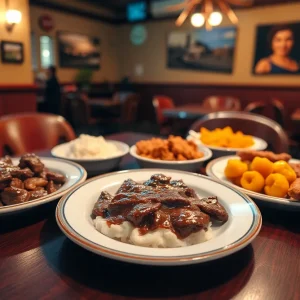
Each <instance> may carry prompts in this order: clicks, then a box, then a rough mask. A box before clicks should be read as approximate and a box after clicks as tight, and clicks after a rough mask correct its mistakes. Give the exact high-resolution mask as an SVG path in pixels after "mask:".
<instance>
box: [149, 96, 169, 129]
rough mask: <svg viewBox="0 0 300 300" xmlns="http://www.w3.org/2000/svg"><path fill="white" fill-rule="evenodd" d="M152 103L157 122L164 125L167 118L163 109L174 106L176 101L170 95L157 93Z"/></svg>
mask: <svg viewBox="0 0 300 300" xmlns="http://www.w3.org/2000/svg"><path fill="white" fill-rule="evenodd" d="M152 104H153V107H154V111H155V115H156V120H157V123H158V124H159V125H162V124H163V123H164V122H165V121H166V118H165V117H164V115H163V110H164V109H168V108H174V107H175V104H174V101H173V99H172V98H170V97H168V96H164V95H157V96H154V98H153V100H152Z"/></svg>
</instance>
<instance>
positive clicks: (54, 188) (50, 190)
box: [46, 180, 58, 194]
mask: <svg viewBox="0 0 300 300" xmlns="http://www.w3.org/2000/svg"><path fill="white" fill-rule="evenodd" d="M46 190H47V192H48V194H52V193H54V192H56V191H57V190H58V188H57V186H56V185H55V184H54V182H53V181H52V180H50V181H49V182H48V184H47V186H46Z"/></svg>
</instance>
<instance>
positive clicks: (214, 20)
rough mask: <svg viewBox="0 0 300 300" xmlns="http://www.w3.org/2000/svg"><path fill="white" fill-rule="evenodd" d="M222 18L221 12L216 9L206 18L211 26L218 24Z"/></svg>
mask: <svg viewBox="0 0 300 300" xmlns="http://www.w3.org/2000/svg"><path fill="white" fill-rule="evenodd" d="M222 20H223V17H222V14H221V13H219V12H218V11H215V12H213V13H211V14H210V16H209V18H208V22H209V24H210V25H211V26H218V25H220V24H221V22H222Z"/></svg>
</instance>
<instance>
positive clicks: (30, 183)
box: [24, 177, 48, 190]
mask: <svg viewBox="0 0 300 300" xmlns="http://www.w3.org/2000/svg"><path fill="white" fill-rule="evenodd" d="M47 183H48V181H47V180H45V179H43V178H39V177H32V178H28V179H26V180H25V181H24V186H25V188H26V189H27V190H35V189H36V188H37V187H44V186H46V185H47Z"/></svg>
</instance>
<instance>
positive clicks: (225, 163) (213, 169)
mask: <svg viewBox="0 0 300 300" xmlns="http://www.w3.org/2000/svg"><path fill="white" fill-rule="evenodd" d="M206 171H207V174H208V175H209V176H211V177H213V178H215V179H218V180H220V181H221V182H224V183H227V184H228V183H230V184H233V185H234V186H235V187H236V188H237V189H239V190H241V191H242V192H244V193H245V194H247V195H248V196H250V197H253V198H254V199H258V200H260V201H263V202H264V203H266V204H276V205H279V206H281V207H283V206H285V207H286V208H289V207H291V208H293V209H295V208H296V209H297V210H298V209H300V161H299V160H297V159H293V158H292V157H291V156H290V155H289V154H288V153H280V154H275V153H273V152H270V151H256V150H251V151H249V150H247V151H239V152H237V155H235V156H224V157H220V158H217V159H214V160H212V161H211V162H210V163H209V164H208V166H207V168H206Z"/></svg>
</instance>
